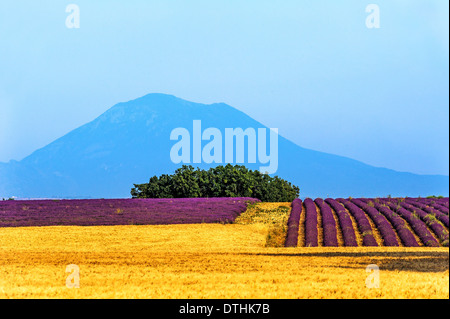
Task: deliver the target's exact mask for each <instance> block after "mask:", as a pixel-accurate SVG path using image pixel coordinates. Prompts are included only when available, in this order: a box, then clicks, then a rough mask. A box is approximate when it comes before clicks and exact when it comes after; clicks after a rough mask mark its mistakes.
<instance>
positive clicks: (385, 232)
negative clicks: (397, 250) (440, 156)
mask: <svg viewBox="0 0 450 319" xmlns="http://www.w3.org/2000/svg"><path fill="white" fill-rule="evenodd" d="M301 216H304V222H303V223H301V222H300V220H301ZM319 216H320V218H319ZM289 220H290V224H289V225H288V226H289V227H288V231H287V239H288V240H286V242H285V246H286V247H298V246H300V247H339V246H343V247H358V246H359V247H370V246H375V247H376V246H385V247H421V246H423V247H448V246H449V198H448V197H446V198H370V199H369V198H353V199H352V198H349V199H344V198H337V199H332V198H327V199H325V200H324V199H322V198H316V199H315V200H312V199H311V198H306V199H305V200H304V201H303V202H302V201H301V200H296V201H294V203H292V212H291V216H290V219H289ZM319 220H320V221H321V222H319ZM319 234H320V235H321V236H319ZM300 235H301V236H300ZM299 237H301V238H304V239H303V240H302V241H300V240H299V239H300V238H299ZM320 238H322V240H319V239H320Z"/></svg>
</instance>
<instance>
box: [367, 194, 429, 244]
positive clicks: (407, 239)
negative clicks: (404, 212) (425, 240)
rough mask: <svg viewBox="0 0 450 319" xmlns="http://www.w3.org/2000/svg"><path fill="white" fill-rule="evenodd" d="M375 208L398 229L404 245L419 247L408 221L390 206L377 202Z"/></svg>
mask: <svg viewBox="0 0 450 319" xmlns="http://www.w3.org/2000/svg"><path fill="white" fill-rule="evenodd" d="M374 206H375V208H376V209H377V210H378V211H379V212H380V213H382V214H383V215H384V216H386V218H387V219H388V220H389V221H390V222H391V224H392V226H394V228H395V230H396V231H397V234H398V237H400V240H401V241H402V243H403V245H404V246H407V247H419V246H420V245H419V243H418V242H417V240H416V238H415V237H414V235H413V233H412V232H411V231H410V230H409V228H408V226H407V224H406V221H405V220H404V219H403V218H401V217H400V216H399V215H398V214H396V213H394V212H393V211H392V210H391V209H390V208H388V207H386V206H383V205H381V204H379V203H377V202H375V203H374Z"/></svg>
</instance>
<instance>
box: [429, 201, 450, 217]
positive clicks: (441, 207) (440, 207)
mask: <svg viewBox="0 0 450 319" xmlns="http://www.w3.org/2000/svg"><path fill="white" fill-rule="evenodd" d="M430 206H432V207H434V208H435V209H437V210H439V211H441V212H442V213H444V214H445V215H447V216H448V207H446V206H444V205H441V204H440V203H431V204H430Z"/></svg>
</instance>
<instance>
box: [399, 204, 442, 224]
mask: <svg viewBox="0 0 450 319" xmlns="http://www.w3.org/2000/svg"><path fill="white" fill-rule="evenodd" d="M406 203H408V204H411V205H413V206H415V207H417V208H420V209H421V210H423V211H425V212H427V213H429V214H432V215H434V216H436V218H437V219H438V220H439V221H441V222H442V223H443V224H444V225H445V226H446V227H447V228H448V225H449V217H448V215H446V214H444V213H443V212H441V211H439V210H437V209H435V208H434V207H430V206H427V205H425V204H422V203H420V202H417V201H412V200H407V201H406Z"/></svg>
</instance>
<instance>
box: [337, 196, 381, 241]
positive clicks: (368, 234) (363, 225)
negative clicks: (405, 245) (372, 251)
mask: <svg viewBox="0 0 450 319" xmlns="http://www.w3.org/2000/svg"><path fill="white" fill-rule="evenodd" d="M337 201H338V202H340V203H341V204H343V205H344V206H345V207H346V208H347V209H348V211H349V212H350V214H352V216H353V217H355V219H356V222H357V223H358V229H359V231H360V232H361V234H362V236H363V246H365V247H370V246H378V243H377V241H376V239H375V237H374V236H373V230H372V225H370V222H369V220H368V219H367V216H366V214H365V213H364V211H363V210H362V209H361V208H359V207H358V206H356V205H355V204H353V203H352V202H350V201H349V200H346V199H343V198H339V199H337Z"/></svg>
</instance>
